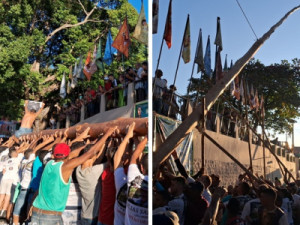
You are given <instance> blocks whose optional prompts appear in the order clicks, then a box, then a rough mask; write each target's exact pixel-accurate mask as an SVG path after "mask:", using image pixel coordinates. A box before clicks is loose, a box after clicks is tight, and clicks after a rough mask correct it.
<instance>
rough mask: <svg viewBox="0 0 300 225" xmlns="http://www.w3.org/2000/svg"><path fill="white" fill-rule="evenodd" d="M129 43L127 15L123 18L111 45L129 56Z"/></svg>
mask: <svg viewBox="0 0 300 225" xmlns="http://www.w3.org/2000/svg"><path fill="white" fill-rule="evenodd" d="M130 45H131V41H130V36H129V29H128V24H127V17H126V18H125V19H124V22H123V25H122V27H121V28H120V31H119V33H118V35H117V37H116V38H115V40H114V42H113V44H112V47H114V48H115V49H117V50H118V51H119V52H121V53H122V54H124V55H125V56H126V57H127V58H128V57H129V47H130Z"/></svg>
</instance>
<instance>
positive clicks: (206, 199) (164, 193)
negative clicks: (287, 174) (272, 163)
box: [153, 150, 300, 225]
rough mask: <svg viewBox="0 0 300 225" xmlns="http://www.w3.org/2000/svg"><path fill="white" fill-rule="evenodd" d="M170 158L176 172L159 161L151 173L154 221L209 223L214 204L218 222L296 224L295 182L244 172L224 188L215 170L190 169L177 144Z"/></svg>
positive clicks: (299, 220) (299, 205) (164, 224)
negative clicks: (176, 148) (156, 168)
mask: <svg viewBox="0 0 300 225" xmlns="http://www.w3.org/2000/svg"><path fill="white" fill-rule="evenodd" d="M172 158H173V159H174V161H175V163H176V166H177V169H178V173H179V175H178V174H177V175H176V174H174V173H172V172H171V170H170V169H168V166H167V164H162V165H161V166H160V169H159V171H158V172H157V173H156V176H155V178H154V179H155V180H154V186H153V188H154V190H153V193H154V194H153V224H154V225H160V224H161V225H169V224H174V225H175V224H176V225H179V224H180V225H193V224H195V225H199V224H201V223H203V224H210V223H209V220H210V219H211V218H212V217H213V215H214V211H213V210H214V209H215V210H216V213H215V217H214V218H215V221H216V223H214V224H219V225H298V224H300V195H299V193H300V190H299V188H298V186H297V185H299V184H298V183H295V182H288V181H287V180H286V179H285V180H286V181H285V183H284V184H281V182H280V180H279V179H278V178H275V181H274V183H273V182H271V181H269V180H264V179H263V178H262V177H258V176H257V179H254V180H253V179H251V178H249V177H248V176H247V175H246V173H245V174H241V175H240V176H239V177H237V181H236V183H233V184H232V185H229V186H228V187H227V188H224V187H221V186H220V184H221V179H220V177H219V176H218V175H215V174H211V175H208V174H206V173H205V170H204V169H203V168H202V169H200V171H199V172H198V173H196V174H195V175H193V176H191V175H189V174H188V173H187V171H186V170H185V168H184V166H183V165H182V163H181V162H180V160H179V158H178V155H177V153H176V150H175V151H173V153H172ZM219 199H220V204H219V207H216V206H217V204H216V203H217V202H218V200H219ZM207 221H208V223H207Z"/></svg>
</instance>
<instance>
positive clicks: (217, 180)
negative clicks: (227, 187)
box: [210, 174, 221, 187]
mask: <svg viewBox="0 0 300 225" xmlns="http://www.w3.org/2000/svg"><path fill="white" fill-rule="evenodd" d="M210 177H211V179H212V183H211V186H213V187H218V186H219V184H220V182H221V180H220V177H219V175H216V174H211V175H210Z"/></svg>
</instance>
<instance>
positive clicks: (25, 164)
mask: <svg viewBox="0 0 300 225" xmlns="http://www.w3.org/2000/svg"><path fill="white" fill-rule="evenodd" d="M34 157H35V155H34V154H31V155H30V156H29V159H23V160H22V161H21V166H20V171H19V175H20V181H21V187H22V188H24V189H27V188H28V187H29V185H30V181H31V177H32V165H33V160H34Z"/></svg>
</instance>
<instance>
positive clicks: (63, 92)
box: [59, 73, 67, 98]
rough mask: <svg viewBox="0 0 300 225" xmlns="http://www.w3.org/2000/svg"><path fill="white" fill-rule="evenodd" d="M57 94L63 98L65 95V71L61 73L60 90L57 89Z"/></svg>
mask: <svg viewBox="0 0 300 225" xmlns="http://www.w3.org/2000/svg"><path fill="white" fill-rule="evenodd" d="M59 95H60V97H61V98H65V97H66V95H67V94H66V76H65V73H64V74H63V77H62V80H61V83H60V90H59Z"/></svg>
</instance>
